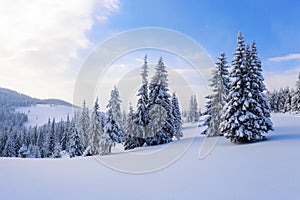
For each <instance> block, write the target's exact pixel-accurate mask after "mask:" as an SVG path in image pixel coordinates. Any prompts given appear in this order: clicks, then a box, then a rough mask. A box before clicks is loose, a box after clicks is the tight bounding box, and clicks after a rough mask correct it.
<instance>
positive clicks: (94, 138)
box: [83, 98, 103, 155]
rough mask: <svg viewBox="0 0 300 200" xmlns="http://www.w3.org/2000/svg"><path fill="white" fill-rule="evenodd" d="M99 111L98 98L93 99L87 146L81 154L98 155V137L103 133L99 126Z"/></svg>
mask: <svg viewBox="0 0 300 200" xmlns="http://www.w3.org/2000/svg"><path fill="white" fill-rule="evenodd" d="M100 119H101V118H100V113H99V104H98V98H97V99H96V101H95V104H94V107H93V112H92V116H91V122H90V128H89V130H90V133H89V141H88V144H87V148H86V149H85V151H84V153H83V155H98V154H100V153H101V151H100V138H101V135H103V129H102V128H101V123H102V122H101V121H100Z"/></svg>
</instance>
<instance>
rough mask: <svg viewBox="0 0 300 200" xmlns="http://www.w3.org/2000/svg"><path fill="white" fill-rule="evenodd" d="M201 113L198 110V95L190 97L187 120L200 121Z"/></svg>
mask: <svg viewBox="0 0 300 200" xmlns="http://www.w3.org/2000/svg"><path fill="white" fill-rule="evenodd" d="M199 117H200V114H199V112H198V102H197V97H196V95H192V96H191V99H190V105H189V110H188V113H187V118H186V121H187V122H192V123H194V122H198V121H199Z"/></svg>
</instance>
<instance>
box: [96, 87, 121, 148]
mask: <svg viewBox="0 0 300 200" xmlns="http://www.w3.org/2000/svg"><path fill="white" fill-rule="evenodd" d="M120 103H121V100H120V97H119V92H118V90H117V88H116V87H114V89H113V90H112V91H111V96H110V99H109V102H108V105H107V106H106V107H107V109H108V111H107V119H106V122H105V126H104V135H103V136H102V137H101V140H102V141H101V154H108V153H110V152H111V147H112V146H114V145H115V144H116V143H122V142H124V131H123V128H122V126H121V120H120V119H121V118H120V117H121V115H119V114H121V109H120Z"/></svg>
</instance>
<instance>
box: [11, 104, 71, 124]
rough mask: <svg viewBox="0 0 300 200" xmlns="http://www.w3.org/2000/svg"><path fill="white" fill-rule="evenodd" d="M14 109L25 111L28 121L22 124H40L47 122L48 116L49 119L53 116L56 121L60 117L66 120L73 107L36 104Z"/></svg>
mask: <svg viewBox="0 0 300 200" xmlns="http://www.w3.org/2000/svg"><path fill="white" fill-rule="evenodd" d="M16 111H18V112H21V113H25V114H27V116H28V122H26V123H25V124H24V125H25V126H27V127H29V126H35V125H38V126H41V125H43V124H45V123H47V122H48V119H49V118H50V119H51V121H52V119H53V118H55V121H56V122H59V121H60V120H61V119H63V120H66V119H67V116H68V115H69V117H70V118H72V116H73V112H74V111H73V107H71V106H63V105H49V104H37V105H36V106H31V107H19V108H17V109H16Z"/></svg>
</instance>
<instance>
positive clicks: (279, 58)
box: [268, 53, 300, 62]
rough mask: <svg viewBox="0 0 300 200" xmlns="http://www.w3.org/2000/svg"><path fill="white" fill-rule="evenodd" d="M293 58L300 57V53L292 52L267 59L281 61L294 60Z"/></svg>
mask: <svg viewBox="0 0 300 200" xmlns="http://www.w3.org/2000/svg"><path fill="white" fill-rule="evenodd" d="M295 59H300V53H294V54H289V55H286V56H280V57H274V58H269V59H268V61H271V62H281V61H288V60H295Z"/></svg>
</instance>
